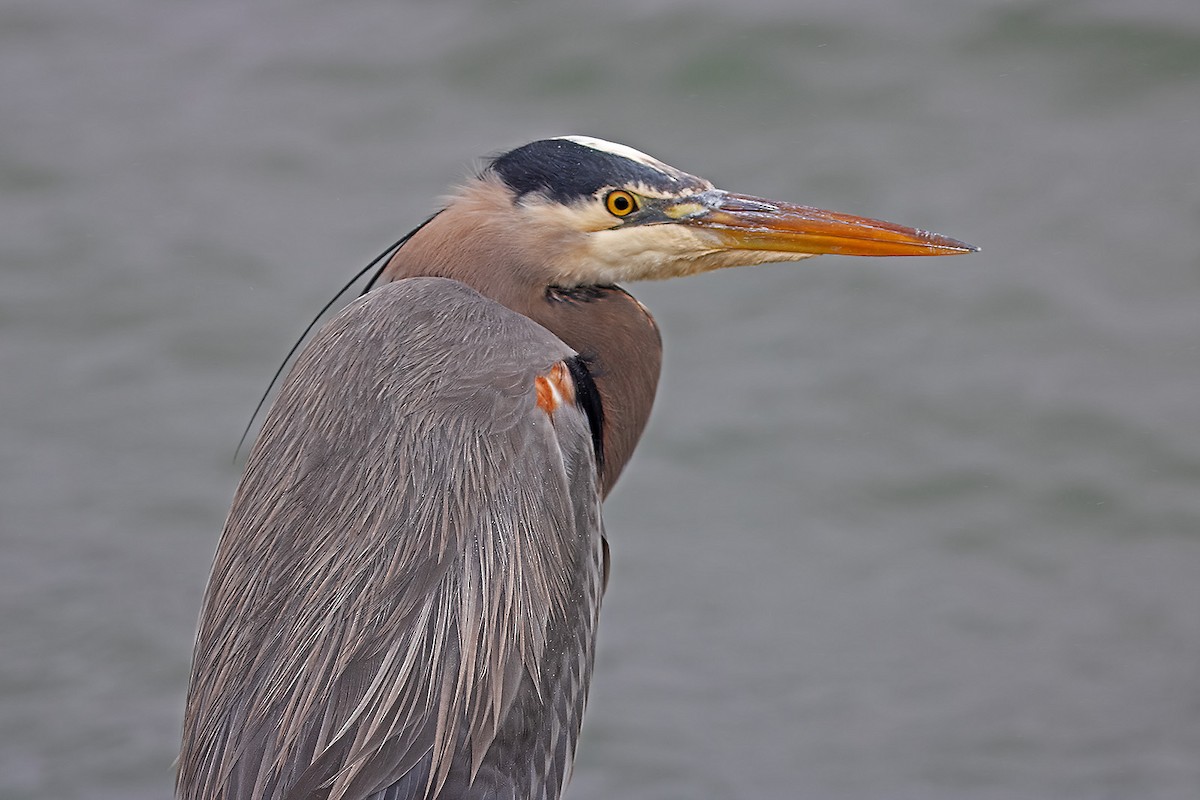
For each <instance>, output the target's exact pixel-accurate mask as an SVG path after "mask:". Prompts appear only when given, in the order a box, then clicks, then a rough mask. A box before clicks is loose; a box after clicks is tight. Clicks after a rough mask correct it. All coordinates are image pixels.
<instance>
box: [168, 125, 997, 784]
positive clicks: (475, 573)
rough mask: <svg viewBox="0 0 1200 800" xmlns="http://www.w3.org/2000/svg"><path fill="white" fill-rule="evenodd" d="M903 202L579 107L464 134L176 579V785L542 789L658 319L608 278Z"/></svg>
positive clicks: (949, 247)
mask: <svg viewBox="0 0 1200 800" xmlns="http://www.w3.org/2000/svg"><path fill="white" fill-rule="evenodd" d="M974 249H975V248H973V247H971V246H970V245H967V244H963V243H962V242H958V241H955V240H953V239H949V238H946V237H944V236H939V235H937V234H933V233H927V232H925V231H919V230H915V229H912V228H905V227H901V226H898V225H893V224H890V223H886V222H879V221H875V220H869V219H863V218H859V217H852V216H847V215H843V214H836V213H833V212H829V211H821V210H818V209H813V208H806V207H802V206H795V205H789V204H786V203H778V202H774V201H768V200H762V199H758V198H754V197H749V196H746V195H739V194H732V193H729V192H724V191H721V190H719V189H716V188H715V187H714V186H713V185H712V184H711V183H709V182H708V181H706V180H704V179H702V178H698V177H695V176H694V175H689V174H687V173H684V172H681V171H680V170H677V169H675V168H673V167H670V166H667V165H666V164H663V163H661V162H659V161H657V160H655V159H653V158H650V157H649V156H647V155H645V154H643V153H640V152H638V151H636V150H633V149H631V148H628V147H624V146H622V145H617V144H612V143H609V142H604V141H600V140H597V139H590V138H585V137H579V136H567V137H561V138H556V139H546V140H542V141H536V142H533V143H531V144H527V145H525V146H523V147H519V148H517V149H515V150H512V151H510V152H508V153H505V154H503V155H501V156H499V157H497V158H494V159H492V160H491V161H490V162H489V163H488V164H487V165H486V167H485V168H484V169H483V170H482V172H481V173H480V174H479V175H478V177H477V178H475V179H474V180H471V181H470V182H469V183H468V184H467V185H466V186H465V187H463V188H462V189H461V190H460V191H459V192H458V193H457V194H456V195H455V196H454V197H453V199H451V200H450V201H449V202H448V204H447V205H446V207H445V208H444V209H443V210H442V211H441V212H439V213H438V214H436V215H435V216H434V217H432V218H431V219H430V220H429V221H428V222H427V223H426V224H425V225H423V226H422V227H420V228H419V229H418V230H417V231H415V232H414V233H413V234H412V235H411V236H410V237H409V238H408V239H407V240H406V241H405V242H404V243H403V245H402V246H401V247H400V248H399V249H398V250H397V251H396V252H395V253H394V255H393V256H392V258H391V260H390V262H388V264H387V266H386V268H385V270H384V273H383V277H384V279H385V281H388V283H387V284H386V285H383V286H381V287H380V288H378V289H375V290H373V291H371V292H369V293H367V294H365V295H364V296H363V297H361V298H360V299H358V300H357V301H356V302H354V303H353V304H351V305H350V306H348V307H347V308H346V309H345V310H344V311H342V312H341V313H340V314H339V315H337V316H336V317H335V318H334V319H333V320H332V321H331V322H330V323H329V324H328V325H326V326H325V328H324V329H323V330H321V332H320V333H319V334H318V335H317V336H316V337H315V338H314V339H313V341H312V342H311V343H310V344H309V346H308V347H307V348H306V349H305V351H304V352H303V354H302V355H301V356H300V358H299V359H298V360H297V362H296V364H295V366H294V368H293V369H292V371H291V373H290V375H289V376H288V378H287V380H286V381H285V382H284V384H283V386H282V388H281V389H280V391H279V394H278V397H277V398H276V400H275V403H274V405H273V406H272V408H271V410H270V412H269V414H268V416H267V418H266V421H265V423H264V426H263V430H262V433H261V434H260V436H259V439H258V441H257V443H256V444H255V446H254V448H253V450H252V451H251V453H250V457H249V460H248V463H247V465H246V471H245V475H244V477H243V478H242V482H241V485H240V486H239V487H238V490H237V494H236V496H235V498H234V501H233V508H232V510H231V511H230V514H229V519H228V521H227V523H226V525H225V530H224V533H223V534H222V536H221V541H220V545H219V548H218V551H217V556H216V561H215V563H214V565H213V571H212V577H211V579H210V581H209V585H208V590H207V593H206V596H205V600H204V609H203V612H202V615H201V620H200V628H199V633H198V636H197V641H196V649H195V656H194V663H193V666H192V676H191V685H190V687H189V690H188V697H187V708H186V715H185V720H184V728H183V749H182V753H181V755H180V761H179V772H178V778H177V794H178V797H179V798H181V800H222V799H223V800H251V798H252V799H253V800H318V799H319V800H363V799H364V798H370V799H371V800H417V799H418V798H425V799H427V798H472V799H474V800H483V799H484V798H495V799H496V800H500V799H501V798H505V799H508V800H531V799H532V798H556V797H558V796H559V794H560V793H561V791H562V788H563V786H564V784H565V783H566V780H567V776H568V773H569V771H570V766H571V762H572V759H573V757H574V750H575V742H576V738H577V736H578V734H579V727H580V722H581V718H582V714H583V707H584V701H585V698H586V695H587V688H588V680H589V677H590V673H591V668H592V655H593V653H592V651H593V642H594V638H595V631H596V619H597V614H598V611H599V607H600V598H601V595H602V593H603V591H604V585H605V580H606V575H607V569H608V557H607V555H608V548H607V543H606V541H605V538H604V529H603V525H602V523H601V518H600V502H601V500H602V499H603V498H604V497H605V495H606V494H607V493H608V491H609V490H610V489H611V488H612V486H613V484H614V483H615V482H616V480H617V477H618V476H619V475H620V473H621V470H622V468H623V467H624V466H625V463H626V462H627V461H628V459H629V457H630V455H631V454H632V452H633V449H634V446H635V445H636V444H637V441H638V438H639V436H640V435H641V433H642V429H643V428H644V427H645V425H646V420H647V418H648V416H649V414H650V407H651V404H652V403H653V400H654V393H655V389H656V386H657V383H658V374H659V366H660V363H661V353H662V346H661V341H660V339H659V333H658V328H657V327H656V326H655V323H654V320H653V319H652V318H651V317H650V314H649V313H647V311H646V309H645V308H644V307H643V306H642V305H641V304H640V303H638V301H637V300H635V299H634V298H633V297H632V296H630V295H629V294H628V293H627V292H626V291H625V290H624V289H621V288H620V287H619V286H618V285H617V283H618V282H622V281H632V280H643V279H654V278H669V277H675V276H682V275H691V274H694V273H700V272H705V271H708V270H713V269H718V268H721V267H730V266H737V265H745V264H759V263H762V262H767V261H793V260H799V259H803V258H808V257H809V256H813V255H816V254H819V253H841V254H849V255H878V256H891V255H949V254H956V253H966V252H970V251H972V250H974Z"/></svg>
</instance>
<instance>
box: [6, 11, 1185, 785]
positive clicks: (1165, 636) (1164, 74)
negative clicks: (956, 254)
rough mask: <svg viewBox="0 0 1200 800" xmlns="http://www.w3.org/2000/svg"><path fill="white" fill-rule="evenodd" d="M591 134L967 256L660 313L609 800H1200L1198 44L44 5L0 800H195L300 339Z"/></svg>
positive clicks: (864, 269)
mask: <svg viewBox="0 0 1200 800" xmlns="http://www.w3.org/2000/svg"><path fill="white" fill-rule="evenodd" d="M560 133H586V134H590V135H594V136H601V137H604V138H608V139H613V140H617V141H620V142H624V143H626V144H629V145H632V146H634V147H638V148H640V149H643V150H646V151H648V152H650V153H652V154H654V155H656V156H659V157H660V158H662V159H664V160H666V161H668V162H670V163H672V164H675V165H677V166H679V167H682V168H684V169H687V170H689V171H692V172H697V173H700V174H702V175H705V176H706V177H709V178H711V179H713V180H714V181H715V182H716V183H717V184H718V185H720V186H723V187H725V188H728V189H732V190H737V191H743V192H749V193H754V194H760V195H766V196H771V197H778V198H780V199H787V200H793V201H798V202H804V203H808V204H812V205H820V206H823V207H827V208H833V209H838V210H841V211H847V212H855V213H861V214H867V215H871V216H878V217H883V218H885V219H890V220H894V221H897V222H902V223H906V224H910V225H916V226H921V227H928V228H933V229H935V230H938V231H941V232H943V233H946V234H949V235H952V236H955V237H959V238H962V239H965V240H967V241H969V242H972V243H975V244H978V245H981V246H982V247H983V248H984V252H983V253H981V254H979V255H976V256H971V257H963V258H947V259H912V260H878V261H873V260H869V259H837V258H832V257H827V258H821V259H816V260H814V261H809V262H806V263H802V264H792V265H773V266H765V267H758V268H755V269H748V270H742V271H737V270H730V271H725V272H723V273H718V274H713V275H709V276H706V277H702V278H696V279H691V280H687V281H679V282H675V283H669V284H643V285H637V286H633V287H632V289H633V291H634V292H635V293H636V294H637V295H638V296H639V298H640V299H641V300H643V301H644V302H645V303H646V304H647V305H648V306H649V307H650V308H651V309H652V310H653V311H654V313H655V314H656V315H657V318H658V320H659V322H660V324H661V326H662V329H663V333H664V338H665V341H666V350H667V354H666V369H665V376H664V381H663V384H662V387H661V392H660V395H659V399H658V405H657V408H656V411H655V416H654V418H653V419H652V421H651V424H650V428H649V430H648V432H647V434H646V437H645V438H644V439H643V441H642V445H641V449H640V450H639V452H638V456H637V457H636V458H635V460H634V462H633V463H632V465H631V466H630V467H629V469H628V470H627V471H626V472H625V477H624V478H623V481H622V484H621V485H620V486H619V487H618V490H617V491H616V493H615V494H614V496H613V497H612V498H611V499H610V502H609V503H608V505H607V517H608V530H609V537H610V540H611V543H612V548H613V554H614V557H615V564H614V568H613V575H612V581H611V583H610V586H609V593H608V597H607V598H606V606H605V609H604V611H605V613H604V614H603V619H602V623H601V636H600V645H599V655H598V659H597V670H596V676H595V681H594V686H593V691H592V697H591V703H590V709H589V714H588V717H587V720H586V723H585V725H584V732H583V738H582V742H581V746H580V752H579V759H578V763H577V767H576V772H575V778H574V782H573V784H572V786H571V787H570V789H569V793H568V797H569V798H573V800H600V799H601V798H611V797H623V798H637V799H638V800H672V799H674V798H683V797H689V798H721V799H724V798H762V797H774V798H817V799H818V800H907V799H909V798H911V799H912V800H917V799H918V798H920V799H922V800H928V799H930V798H933V799H934V800H941V799H942V798H947V799H948V798H964V799H966V800H1000V799H1001V798H1004V799H1008V798H1055V799H1056V800H1059V799H1071V798H1079V799H1080V800H1083V799H1084V798H1086V799H1087V800H1092V799H1094V798H1135V797H1136V798H1139V799H1140V800H1157V799H1159V798H1164V799H1165V798H1172V799H1174V798H1179V799H1180V800H1194V799H1195V798H1196V797H1200V492H1198V491H1197V484H1198V482H1200V399H1198V395H1200V372H1198V371H1200V235H1198V233H1197V231H1198V230H1200V5H1198V4H1197V3H1196V2H1195V1H1194V0H1163V2H1153V1H1151V2H1138V3H1131V2H1120V1H1119V0H1110V1H1107V2H1106V1H1104V0H1097V1H1096V2H1028V1H1025V2H1020V1H1018V2H1004V1H1002V0H979V1H978V2H960V1H959V0H897V1H895V2H889V1H886V0H870V1H869V2H838V1H837V0H811V1H809V0H805V2H793V1H791V0H763V1H758V0H738V2H736V3H735V2H732V0H725V1H724V2H715V1H714V0H706V1H702V2H682V1H679V2H676V1H673V0H639V1H638V2H630V0H608V2H606V3H604V4H596V5H595V6H594V7H592V8H591V9H585V8H584V7H583V6H577V7H569V8H568V6H567V4H559V3H554V2H551V0H514V1H512V2H486V1H485V0H476V1H474V2H472V1H471V0H440V1H439V2H420V3H417V2H413V3H395V2H391V3H389V2H382V0H342V2H336V3H334V2H280V1H278V0H263V1H262V2H255V3H247V2H233V1H232V0H203V1H201V0H191V1H190V2H182V1H181V2H161V1H160V2H152V1H151V0H108V2H105V3H88V2H82V0H75V2H54V1H53V0H49V1H47V0H6V2H4V3H3V5H2V6H0V281H2V282H0V446H2V448H3V458H2V459H0V548H2V549H0V603H2V604H3V606H2V610H0V612H2V613H0V625H2V629H0V797H2V798H4V799H5V800H23V799H24V798H55V799H56V800H74V799H75V798H88V800H106V799H108V798H114V799H115V798H123V799H130V800H143V799H145V800H151V799H155V800H157V799H158V798H167V797H168V796H169V795H170V792H171V784H172V780H173V772H172V760H173V758H174V756H175V752H176V749H177V744H178V736H179V724H180V717H181V708H182V702H183V692H184V688H185V685H186V681H187V672H188V666H189V660H190V648H191V640H192V635H193V630H194V625H195V620H196V615H197V613H198V609H199V604H200V599H201V593H202V590H203V585H204V582H205V579H206V577H207V572H208V567H209V562H210V559H211V557H212V553H213V550H214V548H215V546H216V540H217V536H218V533H219V531H220V528H221V525H222V522H223V519H224V515H225V513H226V509H227V508H228V504H229V501H230V498H231V495H232V491H233V488H234V486H235V484H236V482H237V479H238V476H239V467H236V466H234V465H233V464H232V457H233V451H234V446H235V444H236V442H237V438H238V435H239V434H240V433H241V430H242V427H243V425H244V424H245V422H246V421H247V419H248V416H249V414H250V411H251V409H252V408H253V406H254V403H255V401H256V400H257V397H258V395H259V393H260V392H261V391H262V389H263V387H264V384H265V382H266V380H267V379H268V377H269V376H270V374H271V372H272V371H273V370H274V368H275V366H276V365H277V363H278V362H279V360H280V359H281V358H282V356H283V354H284V352H285V351H286V349H287V347H288V346H289V345H290V343H291V341H292V340H293V339H294V338H295V336H297V335H298V334H299V332H300V330H301V329H302V328H303V326H304V324H305V322H306V321H307V320H308V319H309V317H310V316H311V315H312V314H313V313H314V312H315V310H316V309H317V308H319V307H320V306H321V304H322V303H323V302H324V301H325V300H326V299H327V298H328V297H330V296H331V295H332V293H333V292H334V290H335V289H336V288H337V287H338V286H340V285H341V284H342V282H344V281H345V280H346V279H347V278H348V277H349V276H350V275H351V274H353V272H354V271H356V270H357V269H358V268H359V267H360V266H362V265H363V264H365V263H366V261H367V260H368V259H369V258H370V257H372V256H374V255H375V254H376V253H377V252H378V251H379V250H381V249H383V247H384V246H385V245H386V244H387V243H389V242H391V241H393V240H395V239H396V238H397V237H398V236H399V235H400V234H402V233H403V232H405V231H406V230H408V229H409V228H410V227H412V226H413V225H414V224H416V223H417V222H419V221H420V220H422V219H423V218H424V217H425V216H426V215H427V214H428V213H430V211H432V210H433V209H434V208H435V207H436V204H437V198H438V196H439V195H440V194H442V193H443V192H445V191H446V189H447V187H449V186H450V185H452V184H453V183H454V182H456V181H458V180H461V179H462V178H463V177H464V176H466V175H468V174H470V172H471V170H472V169H474V167H475V166H476V165H477V164H478V161H477V160H476V159H477V158H478V157H479V156H483V155H486V154H489V153H494V152H497V151H499V150H502V149H505V148H508V147H511V146H515V145H518V144H521V143H523V142H525V141H528V140H531V139H533V138H537V137H541V136H545V135H554V134H560Z"/></svg>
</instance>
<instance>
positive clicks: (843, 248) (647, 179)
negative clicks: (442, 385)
mask: <svg viewBox="0 0 1200 800" xmlns="http://www.w3.org/2000/svg"><path fill="white" fill-rule="evenodd" d="M480 178H481V183H480V185H481V186H483V187H488V188H490V189H492V190H495V189H496V188H501V189H502V190H504V192H505V195H506V198H505V200H506V202H508V203H510V204H511V209H512V213H513V214H514V215H515V219H510V224H512V225H514V226H515V227H517V228H520V229H522V230H524V231H526V232H527V233H528V234H529V241H530V242H531V243H533V249H534V250H535V252H533V253H530V254H528V255H527V257H526V259H524V260H525V261H526V262H527V263H528V262H530V261H533V262H536V263H538V264H539V265H543V266H544V267H545V268H547V269H548V270H549V271H550V273H551V274H550V275H548V276H546V278H547V280H548V282H550V283H557V284H561V285H582V284H609V283H618V282H621V281H633V280H647V279H658V278H672V277H677V276H683V275H691V274H696V273H700V272H707V271H709V270H714V269H720V268H722V267H733V266H742V265H751V264H761V263H764V262H768V261H798V260H800V259H804V258H810V257H812V256H815V255H821V254H825V253H833V254H839V255H858V256H912V255H920V256H930V255H956V254H960V253H969V252H973V251H975V250H977V249H978V248H975V247H972V246H971V245H969V244H965V243H963V242H960V241H957V240H955V239H951V238H949V237H946V236H942V235H940V234H936V233H930V232H928V231H922V230H918V229H915V228H908V227H905V226H902V225H895V224H892V223H889V222H882V221H880V220H874V219H867V218H865V217H857V216H852V215H849V214H839V213H836V212H832V211H824V210H821V209H818V208H811V207H808V206H800V205H794V204H791V203H783V202H777V201H773V200H765V199H762V198H758V197H752V196H749V195H743V194H734V193H732V192H726V191H723V190H721V189H718V188H716V187H715V186H713V184H712V183H710V182H709V181H707V180H705V179H703V178H699V177H697V176H695V175H690V174H688V173H686V172H683V171H681V170H678V169H676V168H674V167H671V166H669V165H667V164H664V163H663V162H661V161H658V160H657V159H655V158H652V157H650V156H648V155H646V154H645V153H641V152H639V151H637V150H634V149H633V148H631V147H626V146H624V145H620V144H614V143H612V142H606V141H603V140H600V139H593V138H589V137H584V136H563V137H558V138H554V139H542V140H539V141H536V142H532V143H530V144H526V145H523V146H522V147H518V148H516V149H515V150H511V151H509V152H507V153H504V154H502V155H500V156H497V157H496V158H494V159H492V160H491V161H490V162H489V163H488V164H487V166H486V167H485V168H484V170H483V171H482V173H481V175H480ZM468 191H469V189H468Z"/></svg>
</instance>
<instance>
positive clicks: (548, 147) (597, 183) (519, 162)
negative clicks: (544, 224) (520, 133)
mask: <svg viewBox="0 0 1200 800" xmlns="http://www.w3.org/2000/svg"><path fill="white" fill-rule="evenodd" d="M665 169H667V170H669V171H668V172H664V171H662V170H659V169H655V168H654V167H650V166H647V165H646V164H642V163H640V162H637V161H633V160H631V159H628V158H625V157H624V156H619V155H616V154H614V153H608V152H605V151H603V150H595V149H593V148H591V147H586V146H584V145H581V144H579V143H578V142H572V141H570V140H568V139H543V140H541V141H538V142H531V143H529V144H527V145H524V146H523V147H518V148H517V149H516V150H511V151H509V152H507V153H504V154H503V155H500V156H497V157H496V158H495V159H493V160H492V162H491V163H490V164H489V165H488V166H487V168H486V169H485V170H484V171H485V172H491V173H493V174H495V175H497V176H499V177H500V179H501V180H503V181H504V183H505V184H507V185H508V187H509V188H510V189H512V190H513V192H515V193H516V194H517V196H521V195H524V194H525V193H527V192H541V193H543V194H545V195H546V196H547V197H549V198H550V199H551V200H554V201H556V202H559V203H571V202H576V201H580V200H591V199H594V198H595V197H596V193H597V192H599V191H600V190H601V189H603V188H604V187H606V186H636V185H643V186H647V187H650V188H651V189H654V190H659V191H662V192H665V193H667V194H678V193H680V192H683V191H686V190H695V191H703V190H704V189H708V188H711V186H709V185H708V184H707V183H706V182H705V181H702V180H701V179H700V178H697V177H695V176H694V175H688V174H687V173H684V172H680V171H678V170H676V169H674V168H672V167H665Z"/></svg>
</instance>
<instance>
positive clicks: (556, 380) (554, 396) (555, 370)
mask: <svg viewBox="0 0 1200 800" xmlns="http://www.w3.org/2000/svg"><path fill="white" fill-rule="evenodd" d="M533 385H534V389H535V391H536V392H537V404H538V408H540V409H541V410H542V411H545V412H546V413H547V414H548V415H550V416H554V412H555V411H557V410H558V407H559V406H561V405H562V404H563V403H574V402H575V384H574V382H573V381H572V380H571V372H570V370H568V369H567V365H566V364H564V363H563V362H561V361H559V362H558V363H556V364H555V365H554V366H553V367H551V368H550V371H549V372H547V373H546V374H545V375H538V376H537V377H536V378H534V379H533Z"/></svg>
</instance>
